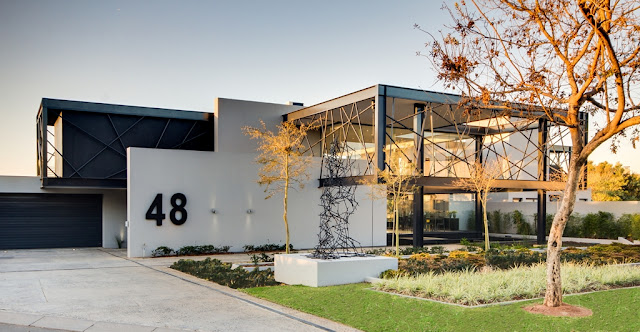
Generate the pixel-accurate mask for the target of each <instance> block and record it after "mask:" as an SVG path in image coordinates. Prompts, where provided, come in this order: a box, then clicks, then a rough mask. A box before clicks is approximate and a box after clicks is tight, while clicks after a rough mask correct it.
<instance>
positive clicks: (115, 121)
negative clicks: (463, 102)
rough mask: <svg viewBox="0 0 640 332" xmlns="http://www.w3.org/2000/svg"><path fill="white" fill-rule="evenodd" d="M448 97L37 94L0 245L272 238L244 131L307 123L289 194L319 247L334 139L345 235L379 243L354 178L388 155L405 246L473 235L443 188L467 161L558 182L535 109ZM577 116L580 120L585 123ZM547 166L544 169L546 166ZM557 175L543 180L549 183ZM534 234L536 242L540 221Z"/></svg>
mask: <svg viewBox="0 0 640 332" xmlns="http://www.w3.org/2000/svg"><path fill="white" fill-rule="evenodd" d="M459 98H460V97H459V96H456V95H451V94H442V93H435V92H428V91H422V90H416V89H409V88H401V87H395V86H389V85H375V86H372V87H369V88H366V89H363V90H360V91H356V92H353V93H351V94H348V95H345V96H342V97H338V98H335V99H332V100H329V101H325V102H323V103H320V104H317V105H313V106H310V107H303V106H302V105H300V104H297V103H290V104H288V105H280V104H271V103H261V102H251V101H241V100H231V99H222V98H217V99H216V100H215V106H214V113H206V112H193V111H180V110H168V109H157V108H147V107H135V106H122V105H110V104H99V103H88V102H77V101H65V100H55V99H43V100H42V104H41V107H40V109H39V111H38V116H37V137H38V140H37V142H38V150H37V151H38V154H37V163H38V164H37V170H38V176H37V177H12V176H2V177H0V248H2V249H12V248H54V247H107V248H114V247H118V246H119V245H120V244H121V242H122V241H124V242H125V245H126V246H127V250H128V255H129V256H130V257H141V256H149V255H150V253H151V251H152V250H153V249H155V248H157V247H159V246H169V247H173V248H178V247H181V246H185V245H195V244H215V245H230V246H232V250H241V247H242V246H243V245H247V244H264V243H267V242H272V243H279V242H283V239H284V232H283V226H282V216H281V214H282V206H281V201H280V199H279V198H277V197H275V198H273V199H271V200H264V196H265V194H264V192H263V191H264V188H261V187H260V186H258V185H257V184H256V180H257V171H258V166H257V165H256V164H255V163H254V162H253V161H254V159H255V157H256V155H257V154H256V143H255V142H253V141H251V140H250V139H249V138H248V137H247V136H245V135H244V134H243V132H242V127H244V126H258V125H259V122H260V120H262V121H264V122H265V123H266V125H267V127H268V128H269V129H273V128H274V127H275V125H276V124H277V123H279V122H280V121H294V122H295V123H308V122H315V123H317V124H320V126H319V127H317V129H314V130H313V131H311V132H309V134H308V139H307V140H306V141H305V144H306V146H307V154H308V155H309V157H310V160H313V161H314V165H313V170H312V177H311V180H310V182H309V183H308V185H307V186H305V188H304V189H302V190H300V191H298V192H296V193H295V194H293V195H291V196H292V197H291V202H290V205H289V206H290V210H289V218H290V224H291V234H292V235H291V238H292V243H293V245H294V246H295V247H297V248H311V247H314V246H315V245H316V242H317V233H318V223H319V218H318V215H319V214H320V206H319V199H320V195H321V191H322V189H321V188H322V187H323V186H326V185H332V184H331V183H329V182H327V181H323V179H324V178H325V177H326V174H325V175H323V174H322V168H323V160H324V157H325V156H326V155H327V153H328V152H329V149H330V147H331V144H332V143H333V144H335V143H339V144H342V145H343V146H346V147H348V151H349V152H348V153H349V158H351V159H353V160H355V162H354V163H353V167H352V172H351V173H352V174H351V175H350V176H348V178H346V179H345V181H347V183H350V184H353V185H359V186H360V187H362V188H358V190H357V191H356V196H357V199H358V201H359V207H358V209H357V211H356V212H355V213H354V214H353V215H352V217H351V219H350V232H351V236H352V237H353V238H354V239H356V240H357V241H359V242H360V244H361V245H363V246H378V245H385V244H387V233H388V232H389V231H388V228H390V227H391V224H392V223H390V222H389V221H390V220H389V221H388V218H387V202H386V200H385V199H371V198H370V197H369V195H368V189H367V188H366V187H363V186H362V185H360V183H361V180H363V179H366V178H371V177H375V175H376V173H377V172H378V171H379V170H382V169H385V167H387V165H388V163H389V160H388V158H391V156H394V158H398V156H400V157H399V158H401V159H403V160H407V161H411V162H413V164H414V165H416V166H417V168H418V170H419V174H420V176H419V178H418V179H417V180H416V184H417V185H418V190H416V191H415V192H414V193H413V200H412V201H411V202H409V203H408V204H406V206H403V207H402V211H401V213H400V215H401V218H400V227H401V229H402V232H403V233H404V237H403V239H404V240H403V241H404V242H405V243H413V244H414V245H416V246H421V245H423V243H424V241H425V239H426V240H427V241H428V240H429V239H430V238H439V239H442V238H449V239H455V238H457V239H459V238H461V237H473V236H474V235H478V234H479V233H478V230H480V229H481V227H479V226H480V225H481V219H480V213H479V211H481V210H480V209H481V207H480V206H479V204H478V203H477V202H476V200H475V194H473V193H469V192H465V191H464V190H461V189H460V188H458V187H456V186H454V185H453V182H454V181H455V180H456V179H457V178H458V177H466V176H469V167H468V166H469V165H470V164H473V163H474V162H476V161H479V162H484V163H486V162H488V161H493V162H495V164H496V165H499V167H500V171H501V174H502V176H501V178H500V179H499V180H498V181H497V186H496V189H497V190H498V191H501V192H535V193H536V195H537V197H538V198H539V199H538V200H537V201H538V211H539V213H538V215H539V216H544V215H545V209H546V202H547V199H546V198H545V197H546V192H547V191H554V190H561V189H562V185H563V183H562V181H561V176H562V169H564V168H566V165H565V163H566V162H567V161H568V159H569V156H570V153H571V148H570V146H567V145H566V144H564V143H566V142H570V141H569V140H567V139H566V137H565V136H566V133H565V132H563V130H562V128H559V127H553V126H551V125H550V124H549V122H548V121H547V120H546V119H545V118H544V116H543V114H542V113H540V112H538V113H536V112H535V110H533V111H532V110H525V109H522V108H521V107H519V106H514V108H513V109H511V110H507V111H505V110H504V109H499V108H496V109H482V110H480V109H465V108H463V107H460V106H459V105H458V104H459ZM586 122H587V121H586V116H585V123H586ZM550 173H551V174H550ZM554 178H555V179H557V180H558V181H550V179H554ZM537 232H538V235H539V239H540V236H542V239H544V222H539V223H538V228H537Z"/></svg>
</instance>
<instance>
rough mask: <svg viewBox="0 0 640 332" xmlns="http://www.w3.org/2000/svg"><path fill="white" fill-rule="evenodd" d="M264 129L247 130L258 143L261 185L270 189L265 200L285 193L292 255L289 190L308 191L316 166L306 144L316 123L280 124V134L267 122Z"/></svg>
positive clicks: (287, 242)
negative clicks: (312, 166) (311, 171)
mask: <svg viewBox="0 0 640 332" xmlns="http://www.w3.org/2000/svg"><path fill="white" fill-rule="evenodd" d="M260 125H261V126H260V127H259V128H254V127H243V128H242V130H243V131H244V133H245V135H248V136H249V137H251V138H252V139H255V140H257V141H258V152H260V154H259V155H258V158H257V159H256V162H257V163H258V164H260V165H261V168H260V171H259V172H258V184H260V185H261V186H266V188H265V190H264V191H265V193H267V196H266V197H265V199H269V198H271V197H273V195H275V194H276V193H283V198H282V203H283V205H284V211H283V214H282V219H283V221H284V229H285V233H286V253H287V254H288V253H289V252H290V247H291V242H290V237H289V219H288V217H287V207H288V200H289V189H296V188H300V189H302V188H304V184H305V183H306V182H307V181H309V178H310V175H309V172H308V170H309V167H310V166H311V165H312V163H311V160H310V158H308V157H305V156H303V154H302V153H303V151H304V146H303V144H302V142H303V140H304V138H305V136H306V135H307V131H309V130H310V129H312V128H314V125H313V124H310V125H309V124H307V125H305V124H302V125H300V126H296V125H295V124H294V123H292V122H283V123H280V124H278V125H277V127H276V132H275V133H274V132H272V131H270V130H268V129H267V127H266V125H265V123H264V122H263V121H262V120H260Z"/></svg>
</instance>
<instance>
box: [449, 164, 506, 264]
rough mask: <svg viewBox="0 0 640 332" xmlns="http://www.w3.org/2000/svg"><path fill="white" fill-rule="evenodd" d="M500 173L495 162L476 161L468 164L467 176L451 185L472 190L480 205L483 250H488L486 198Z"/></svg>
mask: <svg viewBox="0 0 640 332" xmlns="http://www.w3.org/2000/svg"><path fill="white" fill-rule="evenodd" d="M501 174H502V170H501V169H500V166H499V165H498V163H496V162H487V164H486V165H483V164H482V163H480V162H478V161H476V162H475V163H473V164H471V165H469V177H468V178H459V179H457V180H456V181H454V183H453V185H454V186H457V187H460V188H463V189H466V190H470V191H473V192H475V193H476V194H477V196H476V197H477V199H479V200H480V204H481V205H482V222H483V223H484V251H485V252H488V251H489V248H490V246H489V220H488V219H487V200H488V198H489V193H490V192H491V191H492V190H493V189H494V186H495V183H496V180H497V179H498V178H499V177H500V175H501Z"/></svg>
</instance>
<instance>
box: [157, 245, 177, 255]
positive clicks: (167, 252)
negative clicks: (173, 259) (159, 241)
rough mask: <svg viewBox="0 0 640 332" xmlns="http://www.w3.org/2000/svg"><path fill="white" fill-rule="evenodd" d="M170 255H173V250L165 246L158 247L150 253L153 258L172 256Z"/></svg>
mask: <svg viewBox="0 0 640 332" xmlns="http://www.w3.org/2000/svg"><path fill="white" fill-rule="evenodd" d="M172 255H175V252H174V251H173V249H171V248H169V247H165V246H160V247H158V248H156V249H154V250H153V251H152V252H151V256H153V257H164V256H172Z"/></svg>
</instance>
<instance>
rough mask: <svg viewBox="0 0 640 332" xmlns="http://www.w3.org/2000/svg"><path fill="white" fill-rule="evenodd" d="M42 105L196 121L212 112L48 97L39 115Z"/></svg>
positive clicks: (207, 116)
mask: <svg viewBox="0 0 640 332" xmlns="http://www.w3.org/2000/svg"><path fill="white" fill-rule="evenodd" d="M43 107H44V108H47V109H48V110H64V111H79V112H92V113H108V114H120V115H134V116H145V117H156V118H164V119H183V120H196V121H209V120H210V117H211V116H213V113H208V112H199V111H186V110H175V109H166V108H154V107H141V106H127V105H117V104H104V103H92V102H85V101H74V100H62V99H50V98H42V102H41V104H40V109H39V110H38V115H40V113H41V112H42V108H43ZM47 120H48V121H47V122H50V120H53V121H55V115H54V114H53V113H49V119H47ZM50 124H52V123H50Z"/></svg>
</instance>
